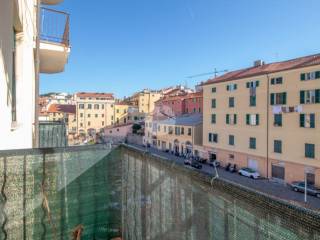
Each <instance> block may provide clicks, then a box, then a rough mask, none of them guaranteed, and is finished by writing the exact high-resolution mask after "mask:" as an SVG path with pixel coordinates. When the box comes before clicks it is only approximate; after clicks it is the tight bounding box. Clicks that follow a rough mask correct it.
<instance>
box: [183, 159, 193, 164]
mask: <svg viewBox="0 0 320 240" xmlns="http://www.w3.org/2000/svg"><path fill="white" fill-rule="evenodd" d="M183 162H184V165H191V162H192V161H191V160H190V159H185V160H184V161H183Z"/></svg>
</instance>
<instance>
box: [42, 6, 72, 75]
mask: <svg viewBox="0 0 320 240" xmlns="http://www.w3.org/2000/svg"><path fill="white" fill-rule="evenodd" d="M69 21H70V20H69V14H67V13H64V12H60V11H56V10H52V9H48V8H41V22H40V28H41V29H40V31H41V32H40V72H41V73H59V72H63V71H64V67H65V65H66V63H67V61H68V57H69V53H70V44H69Z"/></svg>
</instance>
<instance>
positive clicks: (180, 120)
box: [158, 114, 202, 126]
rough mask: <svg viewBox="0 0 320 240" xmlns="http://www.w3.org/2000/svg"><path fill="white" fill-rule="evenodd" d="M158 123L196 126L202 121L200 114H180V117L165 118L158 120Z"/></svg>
mask: <svg viewBox="0 0 320 240" xmlns="http://www.w3.org/2000/svg"><path fill="white" fill-rule="evenodd" d="M158 123H160V124H167V125H182V126H196V125H199V124H201V123H202V114H191V115H182V116H180V117H175V118H167V119H165V120H162V121H159V122H158Z"/></svg>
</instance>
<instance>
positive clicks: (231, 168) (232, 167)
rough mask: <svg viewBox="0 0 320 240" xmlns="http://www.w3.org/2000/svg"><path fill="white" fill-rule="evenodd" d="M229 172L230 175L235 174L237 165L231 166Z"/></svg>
mask: <svg viewBox="0 0 320 240" xmlns="http://www.w3.org/2000/svg"><path fill="white" fill-rule="evenodd" d="M229 171H230V172H232V173H234V172H237V164H233V166H230V168H229Z"/></svg>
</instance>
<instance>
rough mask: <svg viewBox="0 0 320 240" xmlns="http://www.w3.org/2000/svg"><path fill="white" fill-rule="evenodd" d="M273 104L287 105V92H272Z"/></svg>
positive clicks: (271, 99) (271, 100)
mask: <svg viewBox="0 0 320 240" xmlns="http://www.w3.org/2000/svg"><path fill="white" fill-rule="evenodd" d="M270 104H271V105H285V104H287V93H286V92H282V93H271V94H270Z"/></svg>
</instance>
